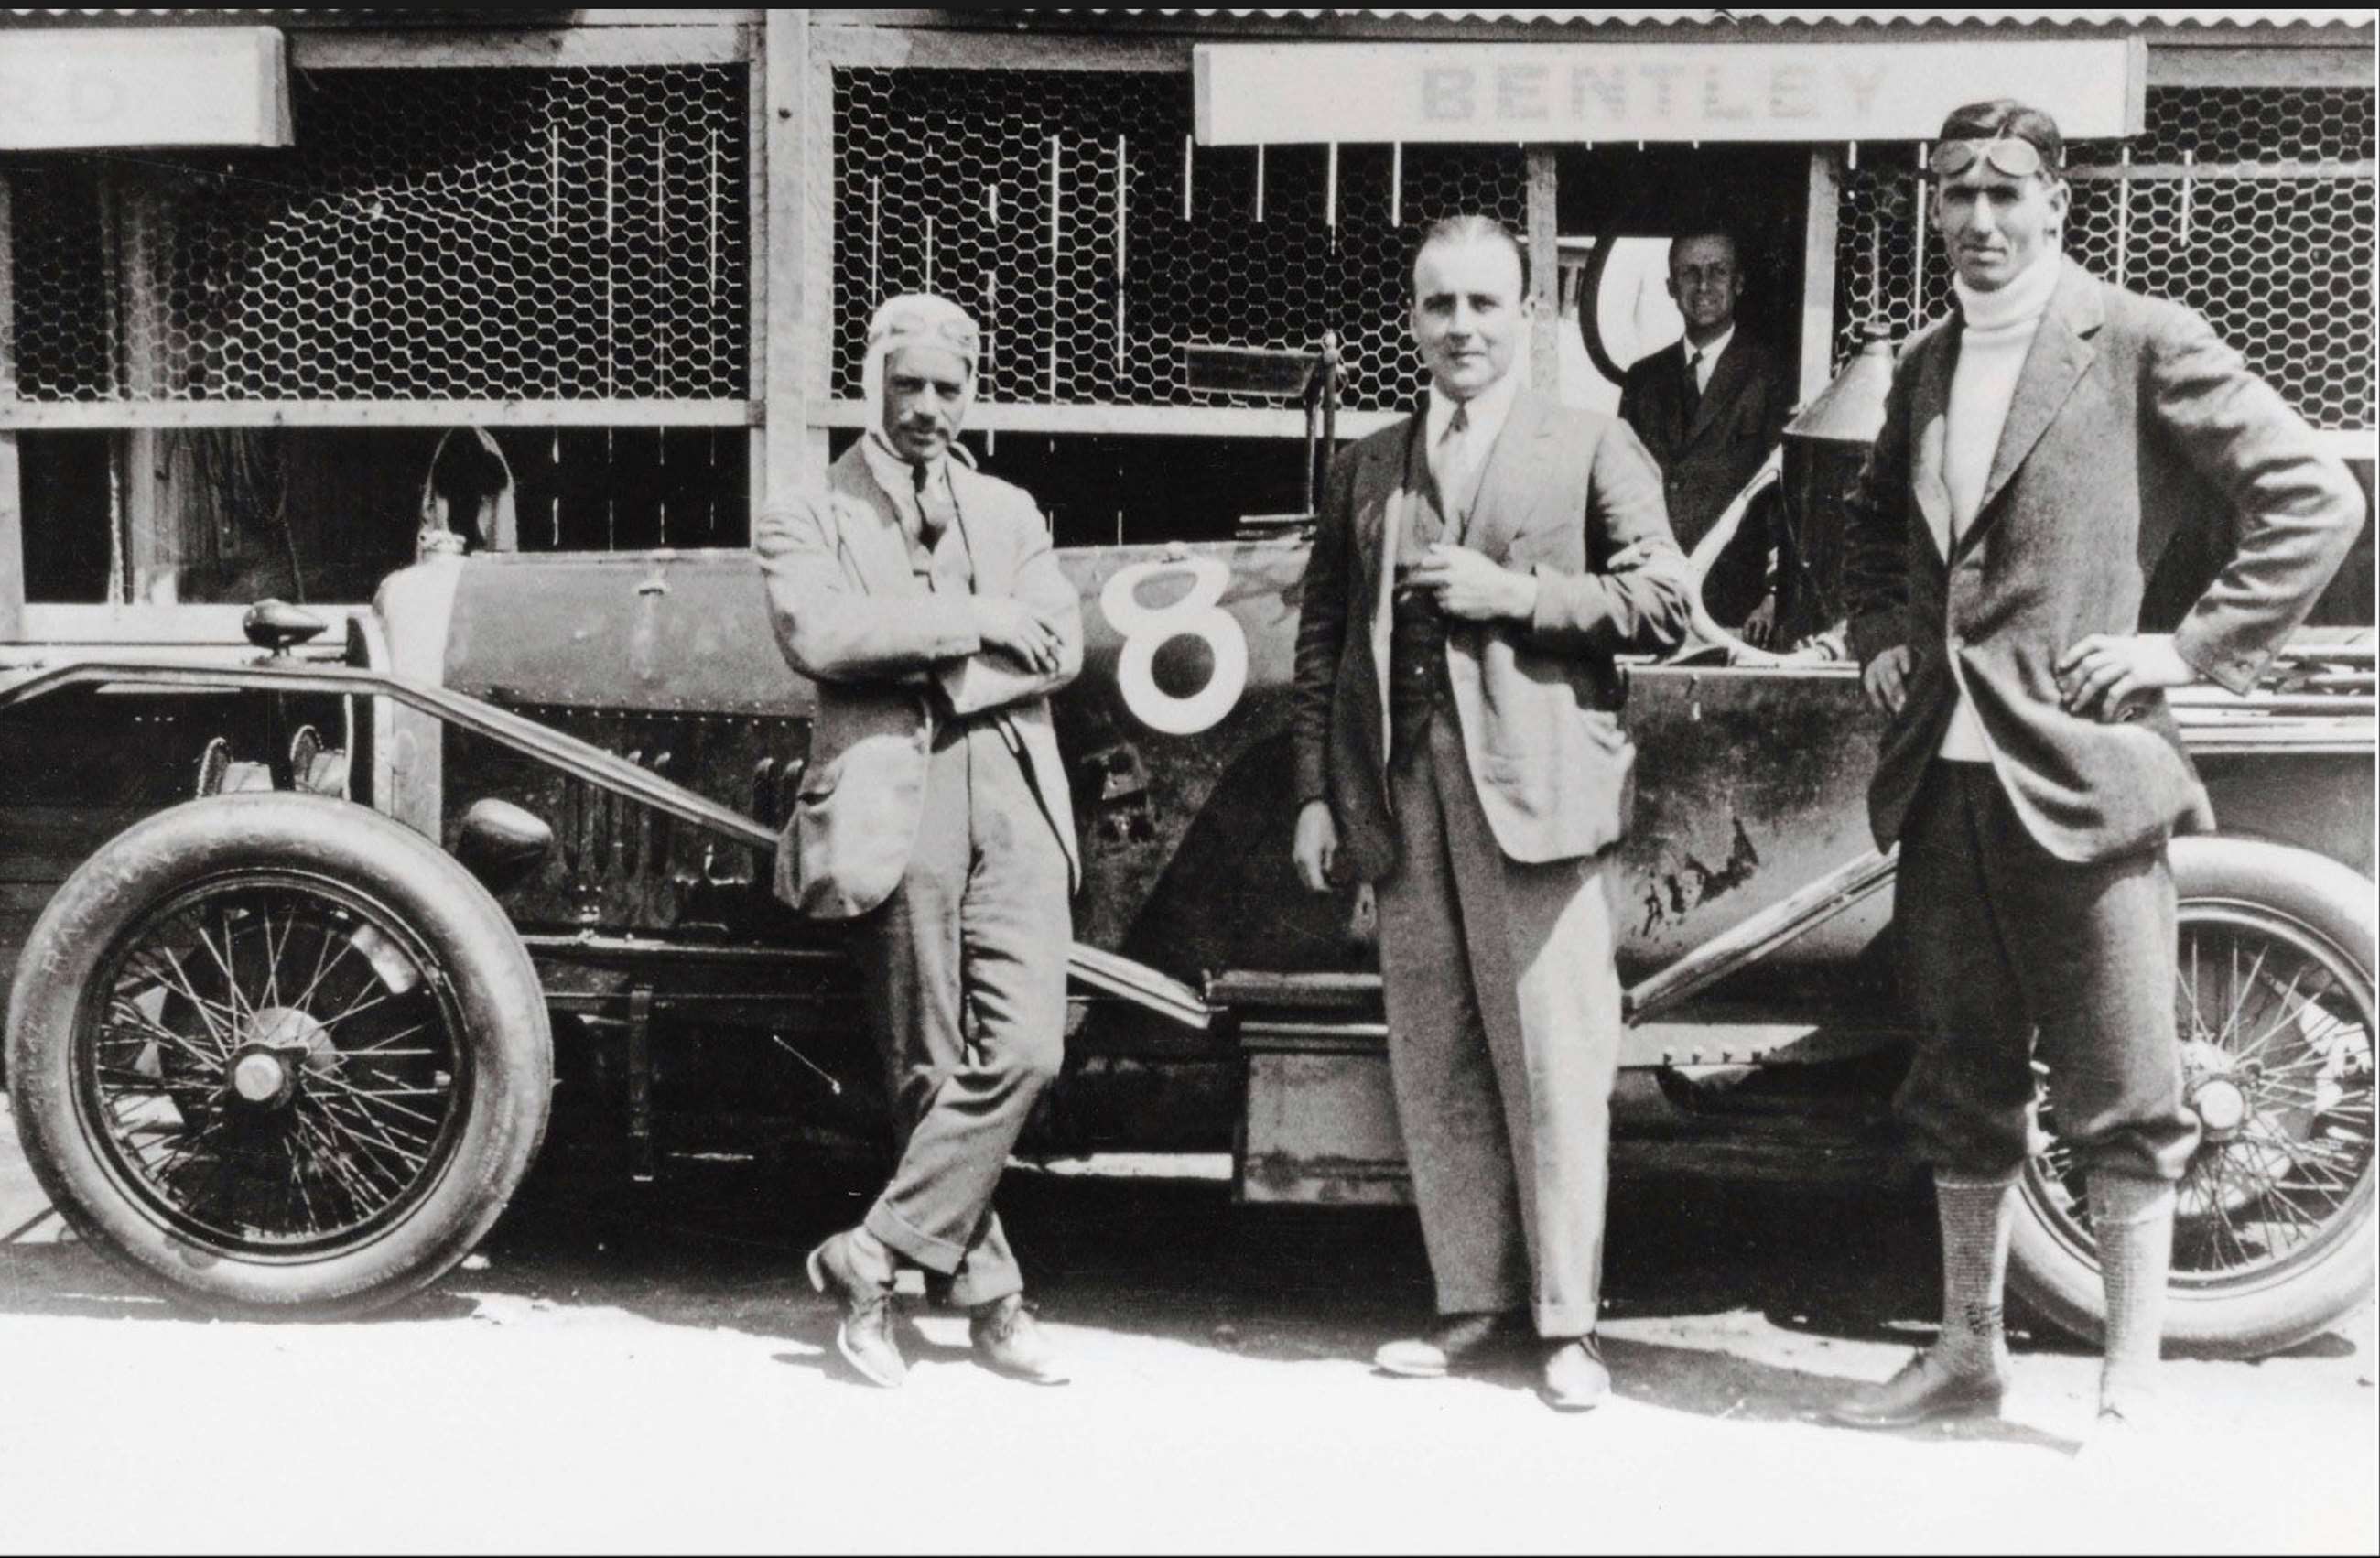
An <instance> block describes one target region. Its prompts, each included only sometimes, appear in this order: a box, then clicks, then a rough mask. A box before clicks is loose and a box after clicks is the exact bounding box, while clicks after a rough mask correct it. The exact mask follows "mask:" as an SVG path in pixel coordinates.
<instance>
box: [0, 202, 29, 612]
mask: <svg viewBox="0 0 2380 1558" xmlns="http://www.w3.org/2000/svg"><path fill="white" fill-rule="evenodd" d="M9 190H10V185H9V181H8V176H7V175H6V174H5V173H0V398H5V399H8V400H14V399H15V398H17V332H16V322H17V273H16V267H15V260H16V254H17V235H16V228H15V225H14V214H15V213H14V211H13V209H12V207H11V205H10V202H9ZM21 478H22V471H21V469H20V468H19V467H18V463H17V435H16V433H15V432H8V431H0V643H11V642H14V641H15V640H17V639H21V638H23V637H24V636H25V493H24V483H23V481H22V480H21Z"/></svg>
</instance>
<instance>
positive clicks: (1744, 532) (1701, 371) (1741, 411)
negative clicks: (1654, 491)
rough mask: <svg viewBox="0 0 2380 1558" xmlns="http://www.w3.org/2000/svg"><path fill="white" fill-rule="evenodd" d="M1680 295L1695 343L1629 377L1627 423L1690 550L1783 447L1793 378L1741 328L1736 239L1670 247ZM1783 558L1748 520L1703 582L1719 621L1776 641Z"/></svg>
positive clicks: (1691, 235)
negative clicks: (1773, 570)
mask: <svg viewBox="0 0 2380 1558" xmlns="http://www.w3.org/2000/svg"><path fill="white" fill-rule="evenodd" d="M1670 297H1671V298H1675V299H1677V304H1678V311H1679V312H1680V313H1681V314H1682V315H1684V316H1685V321H1686V334H1685V336H1684V338H1683V339H1682V340H1681V341H1679V342H1678V343H1677V344H1676V345H1675V346H1669V347H1662V348H1661V349H1660V350H1659V351H1657V352H1655V353H1653V354H1652V355H1651V356H1649V357H1645V358H1642V359H1639V360H1638V361H1637V363H1636V365H1635V366H1634V367H1633V368H1631V369H1629V370H1628V376H1627V378H1626V379H1625V380H1624V381H1623V382H1622V383H1621V387H1620V420H1622V421H1624V422H1626V423H1627V424H1628V425H1629V427H1631V428H1632V429H1633V430H1634V431H1635V433H1636V436H1637V437H1638V438H1639V439H1640V440H1642V441H1643V443H1644V444H1645V449H1646V451H1647V452H1649V453H1650V454H1651V455H1652V456H1653V458H1654V460H1655V462H1656V463H1658V465H1659V466H1660V468H1661V493H1662V496H1663V498H1664V499H1665V500H1666V502H1667V504H1668V505H1669V510H1670V529H1671V530H1673V531H1674V532H1676V535H1677V538H1678V544H1679V545H1680V546H1681V547H1683V548H1684V549H1685V550H1686V551H1687V552H1689V553H1692V552H1693V551H1694V548H1695V547H1696V546H1698V545H1700V544H1701V542H1702V539H1703V537H1704V536H1706V535H1707V534H1708V533H1709V532H1710V529H1711V527H1712V526H1713V525H1714V524H1716V523H1718V517H1719V515H1720V514H1721V513H1723V512H1725V510H1726V508H1727V505H1728V504H1729V503H1730V501H1732V500H1733V498H1734V497H1735V494H1736V493H1740V492H1742V491H1743V484H1744V483H1745V482H1747V481H1751V480H1752V474H1753V472H1755V471H1756V470H1758V469H1760V462H1761V461H1763V460H1765V459H1767V457H1768V452H1769V451H1770V450H1771V449H1774V448H1776V447H1777V441H1778V439H1779V437H1780V436H1781V435H1782V434H1783V432H1784V431H1785V420H1786V418H1787V417H1788V416H1789V415H1790V414H1791V411H1792V408H1793V380H1792V377H1791V375H1790V374H1789V373H1788V372H1787V371H1786V370H1785V364H1784V361H1783V360H1782V359H1779V357H1778V355H1777V354H1776V353H1775V352H1774V351H1771V350H1770V349H1769V348H1768V347H1767V346H1765V345H1763V344H1762V343H1761V342H1759V341H1756V340H1755V339H1754V338H1753V337H1752V336H1750V335H1746V334H1744V333H1743V331H1741V330H1738V329H1737V328H1736V326H1735V305H1736V302H1737V300H1738V299H1739V298H1742V297H1743V256H1742V251H1741V250H1739V249H1738V248H1737V246H1736V241H1735V239H1734V237H1732V236H1730V234H1727V233H1725V232H1720V231H1716V230H1710V231H1700V232H1688V233H1682V234H1680V235H1679V237H1678V238H1677V240H1676V241H1675V242H1673V243H1672V244H1670ZM1774 551H1775V545H1774V540H1773V538H1772V537H1770V536H1769V535H1767V533H1766V531H1765V529H1763V528H1761V527H1759V526H1756V525H1753V524H1749V523H1747V524H1746V525H1745V526H1744V528H1743V529H1741V530H1739V531H1737V532H1736V538H1735V540H1734V541H1733V542H1730V543H1729V545H1728V547H1727V549H1726V550H1725V551H1724V552H1722V553H1721V554H1719V555H1718V557H1717V558H1714V559H1713V560H1712V561H1711V563H1710V566H1709V568H1708V571H1707V572H1706V574H1705V576H1704V579H1703V603H1704V604H1705V605H1706V606H1707V607H1708V608H1709V609H1710V613H1711V615H1712V616H1713V618H1715V619H1716V620H1717V621H1718V622H1719V623H1720V624H1722V625H1724V626H1726V627H1737V626H1739V625H1741V626H1742V627H1743V636H1744V638H1745V639H1747V640H1748V641H1750V642H1753V643H1755V644H1758V643H1765V642H1766V641H1767V637H1768V629H1769V627H1770V625H1771V622H1772V621H1773V619H1774V617H1775V615H1776V610H1777V603H1776V595H1775V590H1774V587H1773V585H1772V584H1771V582H1770V580H1769V578H1768V572H1769V568H1770V566H1771V558H1772V555H1773V554H1774Z"/></svg>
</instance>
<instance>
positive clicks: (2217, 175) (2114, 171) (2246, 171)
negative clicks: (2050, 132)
mask: <svg viewBox="0 0 2380 1558" xmlns="http://www.w3.org/2000/svg"><path fill="white" fill-rule="evenodd" d="M2375 172H2380V164H2374V163H2370V162H2361V163H2125V164H2120V165H2116V164H2109V165H2105V166H2093V167H2070V168H2068V169H2067V170H2066V176H2067V177H2068V178H2069V179H2070V180H2072V181H2073V182H2075V183H2077V184H2112V183H2117V182H2122V183H2126V184H2150V183H2156V182H2159V181H2163V182H2168V183H2170V182H2172V181H2173V180H2175V179H2180V178H2194V179H2205V180H2208V181H2210V182H2220V181H2223V180H2226V179H2231V180H2237V179H2243V178H2261V179H2276V178H2370V177H2372V176H2374V174H2375Z"/></svg>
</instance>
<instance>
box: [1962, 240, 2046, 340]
mask: <svg viewBox="0 0 2380 1558" xmlns="http://www.w3.org/2000/svg"><path fill="white" fill-rule="evenodd" d="M2065 265H2066V259H2065V256H2064V255H2063V254H2061V253H2060V252H2059V251H2058V250H2056V249H2052V248H2048V247H2046V246H2045V247H2044V248H2043V250H2042V251H2041V258H2039V259H2038V260H2035V261H2034V262H2033V263H2032V264H2030V265H2027V266H2026V267H2025V268H2024V269H2023V270H2022V271H2020V272H2018V273H2017V274H2015V275H2012V276H2010V278H2009V280H2008V285H2007V286H2001V287H1998V288H1995V289H1994V290H1992V291H1990V292H1978V291H1976V290H1975V289H1974V288H1973V287H1972V286H1968V285H1967V284H1966V283H1965V282H1963V281H1961V280H1960V279H1959V277H1958V276H1957V275H1956V274H1953V275H1952V276H1951V277H1950V290H1951V291H1952V292H1954V293H1956V294H1958V298H1959V316H1960V318H1961V320H1963V321H1964V322H1965V323H1966V326H1967V328H1969V329H1971V330H1998V329H2000V328H2002V327H2003V326H2006V325H2010V324H2017V323H2022V322H2023V321H2026V320H2034V319H2039V318H2040V317H2041V316H2042V315H2043V314H2045V313H2046V312H2048V311H2049V295H2050V294H2051V293H2053V292H2055V291H2057V290H2058V276H2059V274H2061V273H2062V272H2063V271H2064V269H2065Z"/></svg>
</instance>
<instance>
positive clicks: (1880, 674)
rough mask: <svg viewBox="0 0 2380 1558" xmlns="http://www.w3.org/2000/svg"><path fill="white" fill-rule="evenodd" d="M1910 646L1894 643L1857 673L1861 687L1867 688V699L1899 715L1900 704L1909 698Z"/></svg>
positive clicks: (1880, 707) (1887, 711)
mask: <svg viewBox="0 0 2380 1558" xmlns="http://www.w3.org/2000/svg"><path fill="white" fill-rule="evenodd" d="M1909 658H1910V657H1909V646H1908V645H1907V644H1895V645H1893V646H1892V647H1891V648H1890V649H1888V650H1885V651H1882V652H1881V653H1879V654H1878V655H1877V656H1876V658H1875V659H1874V660H1871V661H1869V662H1868V663H1867V669H1866V670H1864V671H1862V672H1861V673H1860V686H1861V687H1863V688H1866V689H1867V700H1868V701H1869V702H1870V703H1873V704H1874V705H1876V707H1877V708H1878V709H1881V710H1883V711H1884V712H1886V713H1888V714H1893V715H1898V714H1899V713H1900V706H1901V705H1902V704H1903V703H1906V702H1908V701H1909Z"/></svg>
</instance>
